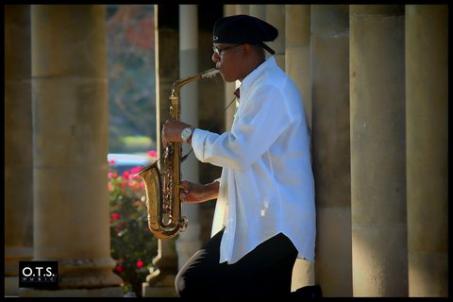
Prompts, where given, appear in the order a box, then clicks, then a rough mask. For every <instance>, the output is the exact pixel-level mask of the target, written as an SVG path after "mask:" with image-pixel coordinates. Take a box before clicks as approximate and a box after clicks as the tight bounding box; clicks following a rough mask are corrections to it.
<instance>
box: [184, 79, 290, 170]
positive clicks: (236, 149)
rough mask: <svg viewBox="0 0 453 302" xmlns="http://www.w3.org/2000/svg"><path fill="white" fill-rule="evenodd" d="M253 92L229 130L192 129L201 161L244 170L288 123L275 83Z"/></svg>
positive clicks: (193, 143)
mask: <svg viewBox="0 0 453 302" xmlns="http://www.w3.org/2000/svg"><path fill="white" fill-rule="evenodd" d="M264 88H265V89H260V91H258V92H255V93H254V94H253V95H252V96H250V98H249V99H247V100H246V102H245V103H244V104H242V105H243V108H241V109H240V110H239V111H238V113H237V114H238V116H237V120H236V121H235V122H234V123H233V126H232V128H231V131H229V132H225V133H223V134H217V133H213V132H210V131H206V130H201V129H195V130H194V133H193V135H192V147H193V150H194V153H195V156H196V157H197V159H198V160H200V161H201V162H208V163H211V164H213V165H216V166H220V167H228V168H232V169H238V170H245V169H247V168H248V167H250V166H251V165H252V164H253V163H254V162H255V161H256V160H257V159H258V158H259V157H260V156H261V155H262V154H263V153H264V152H266V150H268V149H269V147H270V146H271V145H272V143H274V142H275V141H276V140H277V138H278V137H279V135H281V134H282V133H283V132H284V130H285V129H286V128H288V127H289V125H290V123H291V114H289V112H288V108H287V106H286V104H285V100H284V99H283V95H282V94H281V93H280V92H279V90H278V89H277V88H276V87H272V86H267V87H264Z"/></svg>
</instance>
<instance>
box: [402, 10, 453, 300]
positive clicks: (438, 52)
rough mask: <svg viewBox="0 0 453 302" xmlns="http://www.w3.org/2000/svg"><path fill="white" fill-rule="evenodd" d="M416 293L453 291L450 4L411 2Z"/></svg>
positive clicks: (409, 96) (410, 216) (412, 279)
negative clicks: (451, 262)
mask: <svg viewBox="0 0 453 302" xmlns="http://www.w3.org/2000/svg"><path fill="white" fill-rule="evenodd" d="M405 28H406V156H407V166H406V172H407V224H408V226H407V229H408V250H409V253H408V263H409V296H410V297H447V296H448V170H447V167H448V7H447V5H408V6H406V23H405Z"/></svg>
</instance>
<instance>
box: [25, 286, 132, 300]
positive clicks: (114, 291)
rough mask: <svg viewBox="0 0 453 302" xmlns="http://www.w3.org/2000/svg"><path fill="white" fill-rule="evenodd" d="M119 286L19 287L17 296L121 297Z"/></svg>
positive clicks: (121, 291)
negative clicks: (54, 288) (56, 288)
mask: <svg viewBox="0 0 453 302" xmlns="http://www.w3.org/2000/svg"><path fill="white" fill-rule="evenodd" d="M123 295H124V294H123V290H122V289H121V287H119V286H115V287H104V288H95V289H58V290H44V289H32V288H19V297H83V298H85V297H123Z"/></svg>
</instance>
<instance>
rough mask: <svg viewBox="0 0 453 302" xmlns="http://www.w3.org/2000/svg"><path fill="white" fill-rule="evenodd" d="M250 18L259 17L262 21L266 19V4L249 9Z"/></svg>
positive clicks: (251, 6)
mask: <svg viewBox="0 0 453 302" xmlns="http://www.w3.org/2000/svg"><path fill="white" fill-rule="evenodd" d="M249 12H250V16H253V17H257V18H259V19H261V20H265V19H266V6H265V5H264V4H253V5H250V7H249Z"/></svg>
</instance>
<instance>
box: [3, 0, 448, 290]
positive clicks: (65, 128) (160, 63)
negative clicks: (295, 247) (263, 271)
mask: <svg viewBox="0 0 453 302" xmlns="http://www.w3.org/2000/svg"><path fill="white" fill-rule="evenodd" d="M3 10H4V14H3V15H4V25H5V31H4V33H5V36H4V39H5V40H4V41H5V56H4V58H5V80H4V84H5V115H4V116H5V123H4V125H5V198H4V200H5V214H4V218H5V219H4V221H5V233H4V234H5V257H4V259H5V271H4V273H5V277H4V281H5V287H4V288H5V296H7V297H38V296H41V297H55V296H56V297H100V296H102V297H161V296H175V295H176V293H175V291H174V278H175V275H176V273H177V271H178V269H179V268H180V267H181V266H182V265H183V264H184V263H185V261H186V260H187V259H188V257H190V256H191V255H192V254H193V253H194V252H195V251H196V250H197V249H199V248H200V247H201V246H202V244H203V243H204V242H206V241H207V240H208V239H209V237H210V235H211V234H210V231H211V223H212V216H213V211H214V208H215V201H213V202H208V203H204V204H201V205H197V206H186V205H183V209H182V210H183V214H184V215H185V216H187V217H188V219H189V227H188V229H187V230H186V231H185V232H183V233H181V234H180V235H179V236H177V237H176V238H174V239H170V240H157V239H156V238H154V236H153V235H152V233H150V231H149V230H148V227H147V211H146V204H145V191H144V184H143V182H142V181H141V179H140V178H139V177H138V176H137V172H138V171H140V170H141V169H142V168H143V167H144V166H146V165H148V164H150V163H152V162H154V161H156V160H158V159H159V158H160V154H161V148H160V143H159V141H160V133H159V132H160V129H161V125H162V123H163V122H164V121H165V120H166V119H167V118H168V110H169V106H168V97H169V96H170V88H171V84H172V83H173V82H174V81H176V80H177V79H182V78H185V77H187V76H189V75H192V74H196V73H199V72H201V71H204V70H207V69H210V68H212V67H213V63H212V61H211V55H212V48H211V47H212V27H213V24H214V22H215V21H216V20H217V19H218V18H220V17H222V16H228V15H234V14H249V15H252V16H256V17H259V18H262V19H264V20H266V21H268V22H269V23H271V24H273V25H274V26H276V27H277V28H278V30H279V36H278V38H277V39H276V40H275V41H274V42H272V43H269V44H270V46H271V47H272V48H273V49H274V50H275V51H276V54H275V58H276V61H277V63H278V64H279V66H280V67H281V68H282V69H283V70H284V71H285V72H286V73H288V74H289V75H290V77H291V78H292V79H293V80H294V82H295V83H296V85H297V86H298V88H299V90H300V92H301V95H302V97H303V105H304V108H305V115H306V119H307V122H308V126H309V128H310V131H311V143H312V146H311V148H312V154H311V157H312V164H313V172H314V176H315V184H316V209H317V241H316V261H315V262H314V263H309V262H306V261H304V260H302V259H299V260H298V261H296V264H295V266H294V269H293V278H292V290H293V291H295V290H297V289H299V288H301V287H304V286H308V285H313V284H319V285H320V286H321V288H322V291H323V294H324V296H326V297H369V296H372V297H447V296H448V284H449V261H448V250H449V237H448V198H447V197H448V169H447V167H448V164H449V163H448V16H449V6H447V5H440V4H433V5H424V4H423V5H421V4H420V5H418V4H411V5H409V4H408V5H402V4H385V5H308V4H297V5H287V4H281V5H262V4H244V5H223V4H221V3H209V4H200V5H171V4H165V5H162V4H161V5H116V4H111V5H110V4H108V5H24V4H7V5H4V6H3ZM239 84H240V83H224V82H223V80H222V79H221V78H220V77H216V78H214V79H209V80H204V81H199V82H195V83H192V84H190V85H187V86H186V87H184V88H183V89H182V91H181V107H182V113H181V119H182V120H183V121H185V122H188V123H189V124H192V125H194V126H195V127H199V128H202V129H207V130H210V131H213V132H217V133H222V132H224V131H228V130H229V129H230V127H231V123H232V120H233V115H234V113H235V108H234V106H231V107H230V108H228V109H225V107H226V105H227V104H229V103H230V101H231V100H232V99H233V91H234V90H235V88H236V87H237V86H238V85H239ZM187 152H189V149H188V148H187V146H185V147H184V150H183V153H187ZM181 169H182V177H183V178H184V179H188V180H191V181H194V182H200V183H208V182H211V181H213V180H215V179H216V178H218V177H220V173H221V169H220V167H215V166H211V165H208V164H203V163H198V162H197V160H196V159H195V157H194V156H193V154H192V155H190V156H189V157H188V159H187V160H186V161H185V162H184V163H183V164H181ZM295 169H297V167H295ZM26 260H55V261H58V264H59V287H58V289H57V290H43V289H41V290H39V289H33V288H19V287H18V263H19V261H26Z"/></svg>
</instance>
